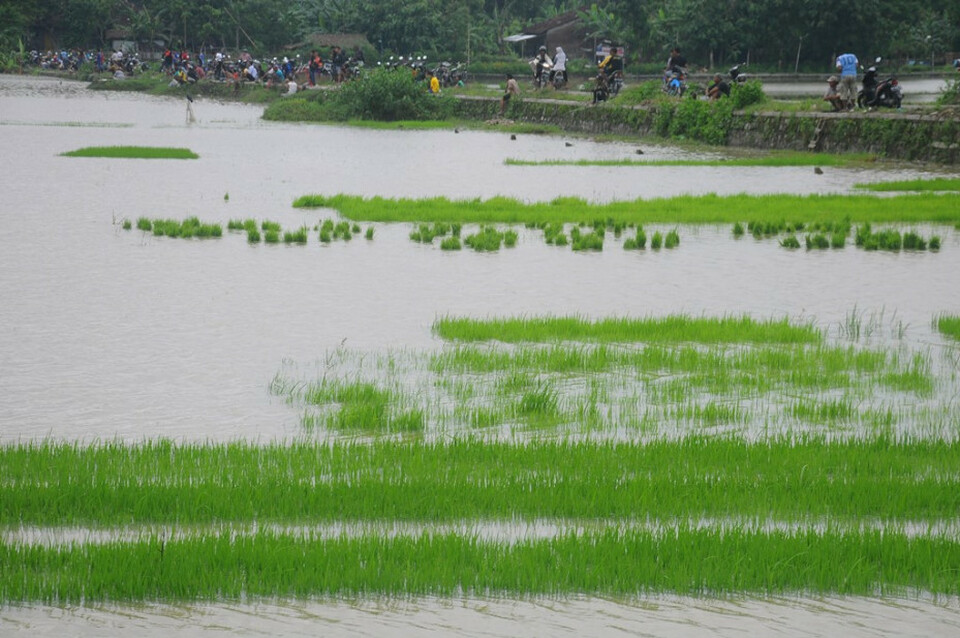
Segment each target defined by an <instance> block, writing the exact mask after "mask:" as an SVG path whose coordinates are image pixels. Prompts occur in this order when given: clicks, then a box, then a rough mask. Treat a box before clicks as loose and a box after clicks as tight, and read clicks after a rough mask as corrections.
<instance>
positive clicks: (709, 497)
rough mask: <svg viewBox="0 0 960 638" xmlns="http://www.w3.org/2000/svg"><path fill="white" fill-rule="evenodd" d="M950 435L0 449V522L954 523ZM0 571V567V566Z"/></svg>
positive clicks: (959, 499) (958, 500)
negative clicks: (870, 520) (717, 520)
mask: <svg viewBox="0 0 960 638" xmlns="http://www.w3.org/2000/svg"><path fill="white" fill-rule="evenodd" d="M957 467H960V442H957V441H933V440H930V441H927V440H917V441H902V442H898V441H894V440H893V439H891V438H889V437H877V438H874V439H870V440H848V441H830V440H827V439H820V438H816V437H809V438H804V437H799V438H798V437H783V438H781V439H776V440H766V441H760V442H749V441H745V440H743V439H740V438H732V437H722V438H718V437H700V436H693V437H690V438H687V439H684V440H654V441H650V442H648V443H645V444H642V445H639V444H633V443H622V442H580V443H576V442H568V441H553V440H547V441H530V442H528V443H525V444H523V445H517V444H513V443H509V442H484V441H478V440H470V439H461V440H454V441H450V442H444V443H432V444H428V443H422V442H398V441H379V442H376V443H372V444H370V445H361V444H336V445H330V444H327V443H316V442H302V443H293V444H289V445H284V444H282V443H272V444H268V445H262V446H260V445H256V444H253V443H247V442H231V443H219V444H177V443H172V442H170V441H149V442H145V443H141V444H136V445H123V444H121V443H98V444H95V445H92V446H82V445H78V444H68V443H60V442H42V443H21V444H17V445H10V446H4V447H2V448H0V475H2V476H3V477H4V480H3V482H2V483H0V525H3V526H7V527H17V526H20V525H38V526H72V525H89V526H110V525H130V524H166V523H172V524H178V525H193V524H197V525H208V524H217V523H224V522H253V521H259V522H280V523H289V524H300V523H310V522H329V521H380V522H386V521H393V520H399V521H420V522H451V521H462V520H477V521H482V520H512V519H518V520H535V519H567V520H643V519H646V518H648V517H653V518H658V519H663V520H671V519H675V518H679V519H689V518H691V517H692V518H694V519H696V518H700V517H718V518H729V519H731V520H733V521H737V520H758V519H759V520H774V521H786V522H790V521H796V522H804V521H809V522H821V521H823V520H829V521H832V522H835V523H837V524H849V523H855V522H856V521H857V520H860V519H862V518H863V517H875V518H877V519H880V520H885V521H930V522H933V521H940V520H954V519H955V517H956V513H957V511H958V508H960V477H958V475H957V472H956V468H957ZM2 572H3V570H2V569H0V573H2Z"/></svg>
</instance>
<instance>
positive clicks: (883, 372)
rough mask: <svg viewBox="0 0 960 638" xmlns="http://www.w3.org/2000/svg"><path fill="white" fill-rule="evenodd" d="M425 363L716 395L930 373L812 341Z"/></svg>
mask: <svg viewBox="0 0 960 638" xmlns="http://www.w3.org/2000/svg"><path fill="white" fill-rule="evenodd" d="M430 369H431V370H432V371H434V372H436V373H438V374H450V373H453V374H457V373H460V374H463V373H470V374H473V373H483V374H490V373H498V372H500V373H506V374H509V373H511V372H517V371H532V372H537V373H541V374H542V373H559V374H592V373H603V372H611V371H615V370H617V369H627V370H630V371H631V372H634V373H636V374H640V375H660V374H670V375H676V374H685V375H689V376H688V377H687V381H688V382H689V384H690V386H689V387H690V389H692V388H693V387H702V388H705V389H708V390H709V391H711V392H713V393H718V394H735V395H736V394H740V395H743V394H745V393H747V392H751V391H752V392H760V391H770V390H774V389H777V388H781V389H783V388H788V389H792V390H799V389H804V390H829V389H841V388H852V387H856V386H858V385H862V384H863V383H864V382H866V381H869V382H871V383H878V384H879V385H881V386H883V387H886V388H889V389H892V390H897V391H903V392H915V393H918V394H922V395H926V394H928V393H930V392H931V391H932V390H933V387H934V385H935V381H934V377H933V374H932V372H931V371H930V366H929V362H928V361H927V360H926V359H924V358H923V357H922V356H919V355H915V356H912V357H910V356H905V355H901V354H899V353H897V352H895V351H877V350H865V349H858V348H854V347H852V346H850V347H836V346H825V345H822V344H817V345H814V346H810V345H802V344H801V345H796V344H793V345H788V346H771V347H760V348H736V349H727V348H722V347H721V348H711V349H707V350H704V349H698V348H694V347H667V346H650V347H646V348H643V349H639V350H637V349H624V348H616V347H608V346H605V345H599V346H597V347H595V348H586V347H579V346H573V347H567V346H549V347H534V346H521V347H517V348H514V349H512V350H508V351H505V350H493V349H489V348H481V347H473V346H458V347H455V348H450V349H446V350H444V351H442V352H440V353H437V354H434V355H432V356H431V359H430Z"/></svg>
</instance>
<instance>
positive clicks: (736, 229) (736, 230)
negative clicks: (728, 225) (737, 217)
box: [733, 222, 744, 239]
mask: <svg viewBox="0 0 960 638" xmlns="http://www.w3.org/2000/svg"><path fill="white" fill-rule="evenodd" d="M743 233H744V229H743V224H741V223H740V222H734V224H733V236H734V237H736V238H737V239H739V238H740V237H743Z"/></svg>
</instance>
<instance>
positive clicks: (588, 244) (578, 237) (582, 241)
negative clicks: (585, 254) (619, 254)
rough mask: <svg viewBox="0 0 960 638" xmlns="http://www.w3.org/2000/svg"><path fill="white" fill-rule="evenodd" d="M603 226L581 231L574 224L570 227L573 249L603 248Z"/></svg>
mask: <svg viewBox="0 0 960 638" xmlns="http://www.w3.org/2000/svg"><path fill="white" fill-rule="evenodd" d="M603 232H604V231H603V228H600V229H599V230H597V229H595V230H594V231H593V232H589V233H581V232H580V229H579V228H577V227H576V226H574V227H573V228H571V229H570V246H571V248H573V250H576V251H583V250H598V251H599V250H603Z"/></svg>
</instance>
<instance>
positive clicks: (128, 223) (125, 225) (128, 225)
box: [123, 219, 133, 230]
mask: <svg viewBox="0 0 960 638" xmlns="http://www.w3.org/2000/svg"><path fill="white" fill-rule="evenodd" d="M131 228H133V223H132V222H131V221H130V220H129V219H124V220H123V229H124V230H130V229H131Z"/></svg>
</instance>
